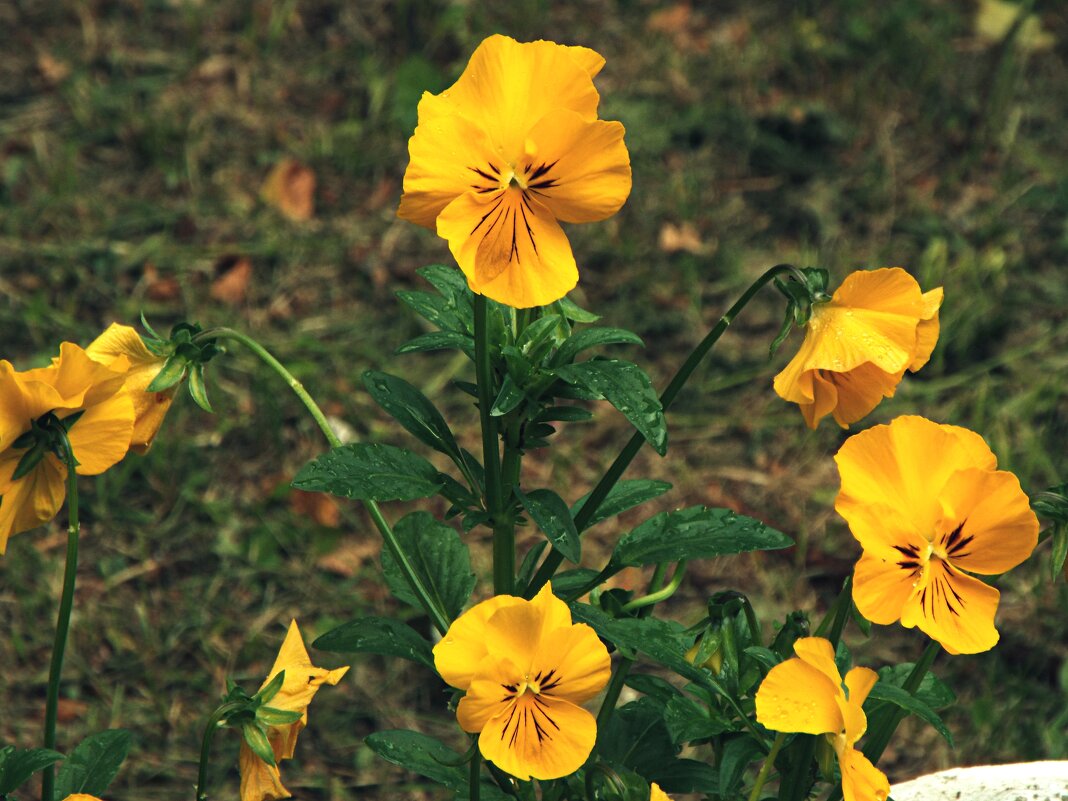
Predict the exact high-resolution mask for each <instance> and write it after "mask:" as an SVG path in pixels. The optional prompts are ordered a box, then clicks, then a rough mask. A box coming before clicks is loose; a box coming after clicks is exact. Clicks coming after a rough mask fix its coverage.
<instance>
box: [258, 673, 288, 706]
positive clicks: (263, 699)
mask: <svg viewBox="0 0 1068 801" xmlns="http://www.w3.org/2000/svg"><path fill="white" fill-rule="evenodd" d="M285 680H286V672H285V671H284V670H280V671H278V675H277V676H275V677H274V678H273V679H271V680H270V682H268V683H267V685H266V686H265V687H263V689H261V690H260V691H259V692H258V693H256V694H255V695H254V696H252V700H253V701H255V702H257V703H260V704H266V703H267V702H268V701H270V700H271V699H272V698H274V697H275V696H276V695H278V691H279V690H281V689H282V684H283V683H284V682H285Z"/></svg>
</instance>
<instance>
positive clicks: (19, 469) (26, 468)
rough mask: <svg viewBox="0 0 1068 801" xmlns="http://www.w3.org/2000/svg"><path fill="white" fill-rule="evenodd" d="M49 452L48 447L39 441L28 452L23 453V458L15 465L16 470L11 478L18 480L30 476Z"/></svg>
mask: <svg viewBox="0 0 1068 801" xmlns="http://www.w3.org/2000/svg"><path fill="white" fill-rule="evenodd" d="M47 453H48V447H47V446H46V445H45V444H44V443H43V442H37V443H36V444H35V445H34V446H33V447H32V448H30V449H29V450H28V451H26V453H24V454H22V458H21V459H19V463H18V464H17V465H16V466H15V472H14V473H12V474H11V480H12V481H18V480H19V479H20V478H24V477H26V476H28V475H29V474H30V473H32V472H33V471H34V470H35V469H36V468H37V465H39V464H40V463H41V460H42V459H44V458H45V454H47Z"/></svg>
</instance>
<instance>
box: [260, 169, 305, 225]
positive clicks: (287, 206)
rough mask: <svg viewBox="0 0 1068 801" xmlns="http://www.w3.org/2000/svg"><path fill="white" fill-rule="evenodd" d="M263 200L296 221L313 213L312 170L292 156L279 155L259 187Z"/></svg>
mask: <svg viewBox="0 0 1068 801" xmlns="http://www.w3.org/2000/svg"><path fill="white" fill-rule="evenodd" d="M260 197H262V198H263V202H264V203H266V204H268V205H269V206H273V207H274V208H276V209H277V210H278V211H279V212H281V214H282V215H283V216H285V217H288V218H289V219H291V220H294V221H296V222H303V221H304V220H310V219H311V218H312V216H313V215H314V214H315V173H314V172H312V171H311V169H310V168H308V167H305V166H304V165H303V164H301V163H300V162H299V161H296V160H295V159H282V160H281V161H280V162H278V163H277V164H276V165H275V166H274V169H272V170H271V173H270V175H268V176H267V180H265V181H264V182H263V186H262V187H261V188H260Z"/></svg>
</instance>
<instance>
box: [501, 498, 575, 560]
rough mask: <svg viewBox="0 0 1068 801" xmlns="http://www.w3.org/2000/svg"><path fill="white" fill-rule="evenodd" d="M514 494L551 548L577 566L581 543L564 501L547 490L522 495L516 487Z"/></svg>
mask: <svg viewBox="0 0 1068 801" xmlns="http://www.w3.org/2000/svg"><path fill="white" fill-rule="evenodd" d="M515 494H516V495H517V496H518V498H519V500H520V502H521V503H522V504H523V507H524V508H525V509H526V510H527V511H528V512H529V513H530V516H531V518H533V520H534V522H535V523H536V524H537V526H538V528H540V529H541V530H542V532H543V533H544V534H545V536H546V538H547V539H548V540H549V542H551V543H552V544H553V547H555V548H556V550H558V551H559V552H560V553H562V554H563V555H564V556H565V557H566V558H567V559H569V560H570V561H572V562H574V563H575V564H578V563H579V560H580V559H581V558H582V541H581V540H580V539H579V533H578V529H577V528H575V521H574V520H572V519H571V512H570V510H568V508H567V503H565V502H564V499H563V498H561V497H560V496H559V495H557V494H556V493H555V492H553V491H552V490H547V489H537V490H531V491H530V492H528V493H526V494H523V493H522V492H520V490H519V488H518V487H516V489H515Z"/></svg>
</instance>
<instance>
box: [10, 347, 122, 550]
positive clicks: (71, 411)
mask: <svg viewBox="0 0 1068 801" xmlns="http://www.w3.org/2000/svg"><path fill="white" fill-rule="evenodd" d="M125 370H126V365H125V360H123V362H121V363H116V364H114V365H112V366H106V365H103V364H100V363H99V362H96V361H93V359H91V358H89V356H88V355H87V354H86V352H85V351H84V350H82V349H81V348H79V347H78V346H77V345H75V344H73V343H71V342H64V343H63V344H62V345H61V346H60V355H59V357H58V358H57V359H55V360H54V361H53V363H52V364H51V365H49V366H48V367H40V368H37V369H34V370H27V371H25V372H18V371H16V370H15V369H14V368H13V367H12V366H11V363H10V362H8V361H0V553H3V552H4V551H5V550H6V548H7V540H8V538H9V537H10V536H11V535H13V534H18V533H20V532H23V531H28V530H29V529H31V528H35V527H36V526H39V525H41V524H42V523H46V522H48V521H49V520H51V519H52V518H53V517H55V515H56V513H57V512H58V511H59V507H60V506H62V505H63V499H64V498H65V497H66V494H67V486H66V480H67V468H66V466H65V465H64V464H63V463H62V462H61V461H60V459H59V458H58V457H57V456H56V454H55V453H54V442H55V436H56V434H57V431H56V427H57V426H62V427H63V429H64V430H65V431H66V436H67V438H68V439H69V441H70V445H71V450H72V451H73V453H74V457H75V459H76V460H77V461H78V467H77V470H76V472H77V473H78V475H80V476H95V475H97V474H99V473H103V472H104V471H105V470H107V469H108V468H109V467H111V466H112V465H114V464H115V463H116V462H118V461H119V460H120V459H122V457H123V456H125V455H126V452H127V450H129V447H130V438H131V437H132V436H133V425H134V410H133V403H132V402H131V400H130V396H129V393H128V392H126V391H125V389H124V381H125Z"/></svg>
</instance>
